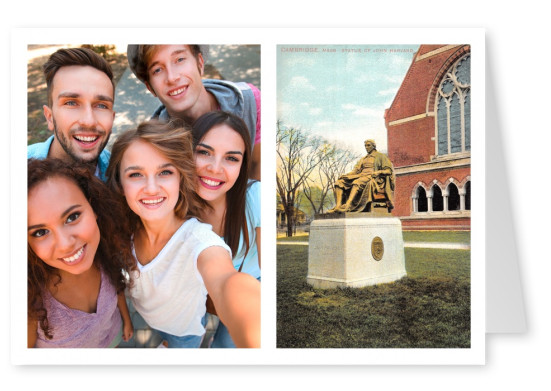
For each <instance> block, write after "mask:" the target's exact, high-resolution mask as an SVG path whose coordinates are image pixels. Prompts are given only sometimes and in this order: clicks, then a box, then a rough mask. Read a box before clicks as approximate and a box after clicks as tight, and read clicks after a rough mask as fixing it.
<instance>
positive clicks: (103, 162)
mask: <svg viewBox="0 0 551 391" xmlns="http://www.w3.org/2000/svg"><path fill="white" fill-rule="evenodd" d="M43 71H44V76H45V78H46V85H47V88H48V105H44V107H43V109H44V116H45V117H46V121H47V123H48V129H49V130H50V131H52V132H53V133H54V134H53V135H52V136H50V137H49V138H48V139H47V140H46V141H44V142H42V143H37V144H33V145H29V146H28V148H27V158H35V159H45V158H47V157H55V158H59V159H62V160H65V161H74V162H79V163H85V164H88V165H89V166H90V169H92V170H93V171H94V172H95V174H96V176H98V177H99V178H101V179H102V180H105V170H106V169H107V166H108V165H109V156H110V154H109V151H107V150H105V146H106V145H107V142H108V141H109V136H110V135H111V128H112V127H113V120H114V119H115V112H114V111H113V104H114V93H115V85H114V83H113V72H112V71H111V67H110V66H109V64H108V63H107V61H105V59H104V58H103V57H101V56H100V55H98V54H96V53H95V52H93V51H92V50H90V49H85V48H70V49H60V50H58V51H56V52H55V53H54V54H52V55H51V56H50V58H49V59H48V61H47V62H46V63H45V64H44V66H43Z"/></svg>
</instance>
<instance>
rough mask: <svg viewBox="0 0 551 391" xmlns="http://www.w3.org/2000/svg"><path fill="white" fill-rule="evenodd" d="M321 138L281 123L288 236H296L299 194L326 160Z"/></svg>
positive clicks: (280, 177) (280, 169) (281, 183)
mask: <svg viewBox="0 0 551 391" xmlns="http://www.w3.org/2000/svg"><path fill="white" fill-rule="evenodd" d="M321 145H322V142H321V139H320V138H319V137H314V136H312V135H310V134H309V132H307V131H305V130H302V129H300V128H295V127H286V126H284V125H283V124H282V123H281V121H278V122H277V133H276V152H277V160H278V164H277V172H276V174H277V192H278V194H279V197H280V199H281V203H282V205H283V209H284V213H285V218H286V220H287V236H293V231H294V230H293V228H294V225H295V208H296V207H297V203H296V201H297V199H296V197H297V192H298V190H299V188H300V187H301V186H302V184H303V182H304V181H305V180H306V178H307V177H308V176H309V175H310V173H311V172H312V170H314V168H315V167H316V166H317V165H318V164H319V163H320V161H321V159H322V157H323V151H322V149H321V148H320V146H321Z"/></svg>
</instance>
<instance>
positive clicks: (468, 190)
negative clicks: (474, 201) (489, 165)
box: [465, 181, 471, 210]
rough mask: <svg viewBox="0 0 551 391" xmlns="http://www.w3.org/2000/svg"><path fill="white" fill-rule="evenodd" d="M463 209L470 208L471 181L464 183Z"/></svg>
mask: <svg viewBox="0 0 551 391" xmlns="http://www.w3.org/2000/svg"><path fill="white" fill-rule="evenodd" d="M465 210H471V181H469V182H467V183H465Z"/></svg>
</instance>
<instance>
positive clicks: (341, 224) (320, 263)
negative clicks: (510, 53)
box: [307, 213, 406, 289]
mask: <svg viewBox="0 0 551 391" xmlns="http://www.w3.org/2000/svg"><path fill="white" fill-rule="evenodd" d="M346 215H348V214H346ZM346 215H345V216H343V218H323V219H317V220H314V221H313V222H312V224H311V225H310V241H309V251H308V276H307V282H308V283H309V284H310V285H312V286H314V287H315V288H324V289H326V288H337V287H353V288H359V287H364V286H369V285H375V284H381V283H387V282H392V281H396V280H399V279H400V278H402V277H404V276H406V266H405V256H404V239H403V237H402V223H401V222H400V220H399V219H398V218H396V217H374V216H372V215H369V216H372V217H363V215H368V214H364V213H360V214H354V216H355V217H348V216H346Z"/></svg>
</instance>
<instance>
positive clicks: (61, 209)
mask: <svg viewBox="0 0 551 391" xmlns="http://www.w3.org/2000/svg"><path fill="white" fill-rule="evenodd" d="M260 52H261V47H260V45H227V44H226V45H195V44H181V45H172V44H170V45H164V44H155V45H139V44H126V43H124V44H120V43H118V44H93V45H92V44H82V45H28V46H27V55H28V62H27V75H28V76H27V80H28V81H27V83H28V84H27V91H28V93H27V102H28V120H27V125H28V128H27V129H28V133H27V164H28V166H27V170H28V179H27V242H28V260H27V269H28V276H27V292H28V293H27V295H28V298H27V301H28V308H27V331H28V338H27V347H28V348H260V339H261V325H260V291H261V287H260V286H261V285H260V284H261V283H260V281H261V260H260V238H261V235H260V231H261V228H260V227H261V202H260V194H261V191H260V183H261V182H260V180H261V174H260V172H261V153H260V150H261V118H260V117H261V116H260V113H261V93H260V91H261V85H260V80H261V78H260V75H261V73H260V69H261V68H260Z"/></svg>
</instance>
